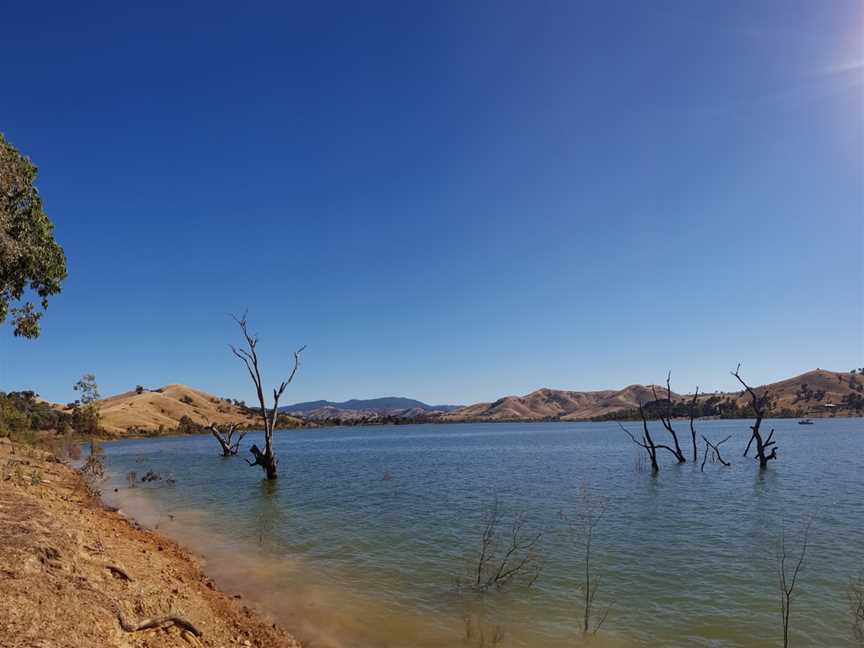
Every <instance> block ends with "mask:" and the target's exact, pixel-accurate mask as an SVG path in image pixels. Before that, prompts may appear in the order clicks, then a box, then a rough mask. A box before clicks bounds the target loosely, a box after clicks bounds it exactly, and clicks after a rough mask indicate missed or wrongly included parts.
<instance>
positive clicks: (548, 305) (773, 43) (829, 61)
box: [0, 0, 864, 403]
mask: <svg viewBox="0 0 864 648" xmlns="http://www.w3.org/2000/svg"><path fill="white" fill-rule="evenodd" d="M2 17H3V23H4V24H3V38H2V41H0V79H2V85H0V88H2V90H0V92H2V96H0V131H2V132H4V133H5V135H6V137H7V138H8V139H9V140H10V141H11V142H13V143H14V144H15V145H16V146H18V147H19V148H20V149H21V150H22V151H24V152H25V153H27V154H28V155H30V156H31V157H32V159H33V160H34V161H35V162H36V164H37V165H38V166H39V167H40V176H39V188H40V190H41V192H42V194H43V196H44V199H45V203H46V209H47V211H48V213H49V214H50V215H51V217H52V218H53V219H54V221H55V223H56V234H57V237H58V240H59V241H60V242H61V243H62V245H63V246H64V247H65V249H66V253H67V255H68V259H69V279H68V281H67V282H66V284H65V286H64V290H63V293H62V295H60V296H58V297H57V298H55V299H54V300H53V301H52V302H51V306H50V308H49V311H48V313H47V315H46V317H45V318H44V323H43V335H42V337H41V338H40V339H39V340H38V341H35V342H31V341H25V340H21V339H14V338H13V337H12V335H11V330H10V329H9V327H8V325H7V326H5V327H4V328H3V334H2V335H0V363H2V364H0V389H6V390H9V389H22V388H33V389H36V390H37V391H38V392H40V393H41V394H42V395H43V396H45V397H46V398H49V399H52V400H58V401H68V400H71V399H72V398H73V397H74V392H73V391H72V388H71V386H72V384H73V383H74V381H75V380H76V379H77V378H78V377H79V376H80V375H81V374H82V373H83V372H85V371H92V372H95V374H96V376H97V379H98V382H99V384H100V386H101V388H102V391H103V393H108V394H110V393H116V392H119V391H124V390H127V389H130V388H132V387H134V386H135V385H136V384H143V385H145V386H148V387H155V386H158V385H162V384H166V383H170V382H183V383H187V384H190V385H194V386H197V387H200V388H203V389H206V390H208V391H210V392H214V393H216V394H219V395H227V396H232V397H239V398H245V399H246V400H251V399H252V396H253V392H252V389H251V385H250V384H249V383H248V378H247V376H246V374H245V373H244V371H243V370H242V367H241V366H240V365H239V364H238V362H237V361H236V359H235V358H233V357H232V356H231V354H230V353H229V351H228V349H227V346H226V344H227V343H228V342H233V341H237V337H238V332H237V330H236V327H235V326H234V325H233V323H232V322H231V321H230V320H229V319H228V318H227V317H226V313H227V312H229V311H242V310H243V309H244V308H245V307H248V308H249V316H250V320H251V321H252V322H253V326H254V328H255V329H256V330H257V331H258V332H259V333H260V335H261V338H262V341H261V345H260V350H261V352H262V353H263V356H264V358H265V370H266V375H265V380H266V382H268V383H275V382H277V380H278V379H279V378H280V377H281V376H282V375H284V373H285V372H286V371H287V369H288V366H289V363H290V352H291V351H292V350H293V349H294V348H295V347H297V346H299V345H300V344H304V343H305V344H308V350H307V352H306V356H305V363H304V366H303V367H302V369H301V372H300V374H299V375H298V378H297V380H296V382H295V384H294V385H293V386H292V387H291V388H290V389H289V392H288V393H287V394H286V397H285V400H284V402H294V401H299V400H307V399H317V398H329V399H342V398H347V397H373V396H383V395H406V396H412V397H416V398H420V399H422V400H425V401H427V402H435V403H444V402H474V401H478V400H487V399H494V398H497V397H499V396H501V395H504V394H512V393H526V392H529V391H531V390H533V389H535V388H538V387H542V386H549V387H556V388H571V389H586V388H611V387H623V386H625V385H627V384H630V383H634V382H652V381H659V380H662V378H663V377H664V375H665V372H666V370H667V369H671V370H672V372H673V387H675V388H677V389H679V390H681V391H684V390H688V389H691V388H692V387H693V386H695V385H696V384H697V383H698V384H700V385H702V386H703V388H708V389H712V388H723V387H728V388H734V379H732V378H731V377H730V376H729V375H728V371H729V369H731V368H734V366H735V364H736V363H737V362H739V361H741V362H743V363H744V375H745V376H747V377H748V378H750V379H751V380H752V381H754V382H757V383H758V382H763V381H770V380H774V379H777V378H781V377H786V376H788V375H791V374H795V373H799V372H802V371H804V370H807V369H811V368H814V367H817V366H819V367H823V368H829V369H842V370H848V369H849V368H851V367H853V366H861V365H864V353H862V345H864V341H862V335H864V334H862V331H864V321H862V319H864V316H862V310H864V307H862V299H864V296H862V293H864V286H862V281H864V279H862V275H864V260H862V248H864V231H862V223H864V188H862V187H864V117H862V115H864V67H862V63H864V5H862V3H861V2H860V1H858V0H849V1H844V0H831V1H830V2H810V1H802V2H794V1H790V0H782V1H776V2H767V1H757V2H753V1H752V0H747V1H741V2H737V1H729V0H722V1H716V2H711V1H699V2H692V1H689V0H681V1H680V2H672V1H660V2H632V1H630V0H627V1H621V2H609V1H606V0H604V1H602V2H601V1H597V2H592V3H589V2H565V1H563V0H562V1H556V2H527V1H525V2H504V1H496V2H464V1H461V0H460V1H458V2H427V3H406V2H392V3H374V2H366V3H357V2H345V3H331V2H316V3H298V4H292V3H286V2H279V3H267V4H262V3H238V2H231V3H221V2H206V3H204V2H201V3H188V2H172V3H169V4H166V5H164V6H159V7H157V6H156V4H155V3H147V4H146V6H142V7H141V8H138V9H133V8H129V6H127V3H117V2H111V3H102V2H88V3H55V4H54V5H53V6H52V5H51V3H25V2H16V3H12V4H8V5H7V6H6V7H4V9H3V12H2Z"/></svg>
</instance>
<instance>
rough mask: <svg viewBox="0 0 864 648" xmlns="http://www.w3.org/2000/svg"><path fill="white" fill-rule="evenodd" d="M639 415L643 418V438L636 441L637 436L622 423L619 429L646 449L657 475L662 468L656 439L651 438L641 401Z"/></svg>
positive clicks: (652, 470)
mask: <svg viewBox="0 0 864 648" xmlns="http://www.w3.org/2000/svg"><path fill="white" fill-rule="evenodd" d="M639 415H640V416H641V417H642V438H641V439H636V437H635V436H633V434H632V433H631V432H630V430H628V429H627V428H625V427H624V426H623V425H621V424H620V423H619V424H618V427H620V428H621V429H622V430H624V432H626V433H627V436H629V437H630V440H631V441H633V443H635V444H636V445H638V446H640V447H642V448H645V452H647V453H648V458H649V459H650V460H651V472H652V473H654V474H657V473H658V472H659V471H660V466H659V465H658V464H657V447H658V446H657V445H656V444H655V443H654V439H652V438H651V433H650V432H649V431H648V419H647V418H646V417H645V408H644V407H643V406H642V401H639Z"/></svg>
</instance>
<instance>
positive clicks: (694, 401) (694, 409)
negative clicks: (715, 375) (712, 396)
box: [690, 385, 705, 466]
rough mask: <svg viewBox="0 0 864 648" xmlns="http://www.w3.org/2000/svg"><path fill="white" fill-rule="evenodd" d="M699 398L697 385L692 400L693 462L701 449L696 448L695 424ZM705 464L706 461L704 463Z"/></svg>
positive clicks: (691, 432)
mask: <svg viewBox="0 0 864 648" xmlns="http://www.w3.org/2000/svg"><path fill="white" fill-rule="evenodd" d="M698 398H699V385H696V391H695V392H694V393H693V400H691V401H690V436H691V437H692V438H693V463H696V461H697V459H698V458H699V451H698V450H697V448H696V426H694V425H693V423H694V421H695V420H696V404H697V403H696V400H697V399H698ZM702 465H703V466H704V465H705V464H704V463H703V464H702Z"/></svg>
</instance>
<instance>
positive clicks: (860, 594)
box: [849, 572, 864, 646]
mask: <svg viewBox="0 0 864 648" xmlns="http://www.w3.org/2000/svg"><path fill="white" fill-rule="evenodd" d="M849 613H850V614H851V615H852V635H853V636H854V637H855V639H856V640H857V642H858V645H859V646H864V572H862V573H861V575H860V576H858V578H857V579H856V580H853V581H851V582H850V583H849Z"/></svg>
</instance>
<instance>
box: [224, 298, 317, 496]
mask: <svg viewBox="0 0 864 648" xmlns="http://www.w3.org/2000/svg"><path fill="white" fill-rule="evenodd" d="M232 317H234V321H235V322H237V325H238V326H239V327H240V330H241V331H242V333H243V338H244V340H245V342H246V348H245V349H238V348H236V347H235V346H234V345H229V346H230V347H231V352H232V353H233V354H234V355H235V356H237V357H238V358H240V360H242V361H243V364H245V365H246V369H247V370H248V371H249V377H250V378H251V379H252V382H253V383H254V384H255V392H256V394H257V396H258V403H259V405H260V406H261V418H262V420H263V421H264V451H263V452H262V451H261V450H260V449H259V448H258V446H257V445H253V446H252V447H251V448H250V449H249V452H251V453H252V456H253V457H254V458H255V461H249V460H248V459H247V460H246V463H248V464H249V465H250V466H261V468H262V469H263V470H264V473H265V474H266V476H267V479H276V477H277V474H276V466H277V464H278V463H279V462H278V460H277V459H276V455H275V454H273V428H274V427H276V417H277V416H278V414H279V399H280V398H281V397H282V394H284V393H285V389H286V388H287V387H288V385H290V384H291V381H292V380H294V375H295V374H296V373H297V369H298V368H299V367H300V354H301V353H302V352H303V349H305V348H306V347H305V346H302V347H300V348H299V349H298V350H297V351H295V352H294V368H293V369H292V370H291V373H290V375H289V376H288V379H287V380H285V381H283V382H282V383H280V384H279V387H277V388H275V389H274V390H273V407H271V408H269V409H268V408H267V403H266V402H265V399H264V388H263V387H262V384H261V369H260V368H259V366H258V352H257V351H256V347H257V346H258V336H257V335H252V334H251V333H249V329H248V324H247V321H246V314H245V313H244V314H243V317H240V318H238V317H236V316H232Z"/></svg>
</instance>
